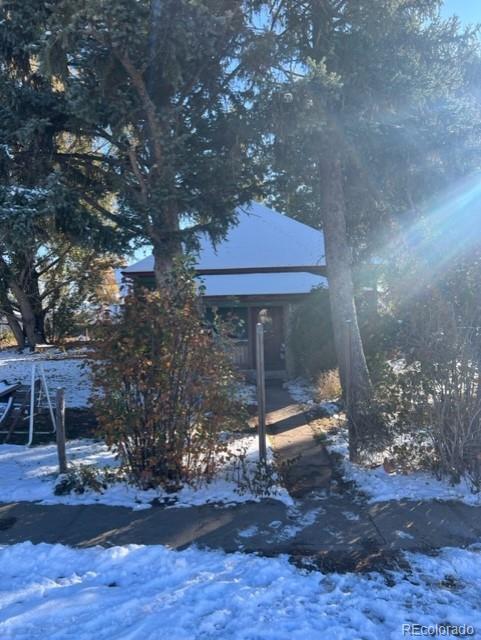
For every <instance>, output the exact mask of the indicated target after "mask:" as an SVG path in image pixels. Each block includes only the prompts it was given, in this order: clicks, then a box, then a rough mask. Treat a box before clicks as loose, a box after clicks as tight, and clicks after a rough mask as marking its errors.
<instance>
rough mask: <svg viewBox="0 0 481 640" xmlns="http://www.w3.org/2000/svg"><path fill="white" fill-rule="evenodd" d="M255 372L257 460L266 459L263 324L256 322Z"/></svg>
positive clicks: (264, 460)
mask: <svg viewBox="0 0 481 640" xmlns="http://www.w3.org/2000/svg"><path fill="white" fill-rule="evenodd" d="M256 373H257V379H256V382H257V408H258V415H259V425H258V433H259V460H260V462H263V463H265V462H266V460H267V445H266V380H265V369H264V325H263V324H262V322H258V323H257V324H256Z"/></svg>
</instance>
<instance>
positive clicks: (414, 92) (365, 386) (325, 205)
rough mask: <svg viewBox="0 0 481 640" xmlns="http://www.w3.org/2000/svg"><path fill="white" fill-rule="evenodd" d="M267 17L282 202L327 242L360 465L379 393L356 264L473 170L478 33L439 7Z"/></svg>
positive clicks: (380, 6) (334, 5)
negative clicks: (470, 73) (443, 15)
mask: <svg viewBox="0 0 481 640" xmlns="http://www.w3.org/2000/svg"><path fill="white" fill-rule="evenodd" d="M268 5H269V11H270V15H272V16H274V17H275V20H274V27H273V31H274V33H275V42H276V47H277V51H276V54H277V65H276V74H275V75H274V76H273V80H274V82H273V83H272V84H271V87H270V88H269V89H268V90H267V91H266V97H265V105H266V111H268V112H269V115H268V116H267V117H269V116H270V119H271V122H272V123H273V128H272V132H273V138H272V139H273V145H272V147H271V160H272V177H273V183H274V186H273V191H274V193H276V194H277V196H278V199H279V200H280V201H281V202H282V203H283V207H284V208H285V209H287V210H289V211H290V212H291V213H293V212H294V214H296V213H297V215H298V217H301V219H304V220H305V221H307V222H310V223H311V224H312V223H314V224H315V225H316V226H319V227H321V228H322V229H323V231H324V236H325V245H326V259H327V272H328V279H329V289H330V300H331V310H332V317H333V327H334V335H335V342H336V349H337V353H338V360H339V365H340V370H341V378H342V381H343V386H344V391H345V393H346V396H347V400H348V413H349V419H350V428H351V433H350V450H351V456H352V458H353V459H356V458H358V457H359V450H360V447H361V443H362V441H363V440H365V435H366V430H367V428H368V424H367V422H368V420H369V418H367V419H366V414H369V407H370V405H372V404H373V387H372V384H371V379H370V374H369V370H368V366H367V363H366V358H365V355H364V349H363V344H362V340H361V336H360V333H359V328H358V322H357V310H356V302H355V296H354V293H355V291H354V284H353V277H352V265H353V260H354V259H358V260H359V259H363V258H364V259H367V260H369V259H370V257H371V256H372V255H373V252H374V251H375V250H377V251H379V249H380V246H381V245H382V242H383V240H385V238H386V236H387V235H389V233H392V227H393V225H394V224H398V223H399V220H400V219H401V220H402V218H403V214H404V215H405V212H407V211H410V212H411V214H414V215H417V214H416V213H415V212H414V211H413V209H415V208H416V207H419V209H418V211H419V212H420V211H422V206H423V203H425V202H426V201H427V199H428V198H429V196H430V195H432V193H433V191H435V190H436V189H439V187H440V185H441V184H443V183H445V181H446V179H455V176H456V174H457V175H459V173H460V172H461V173H462V172H463V171H465V170H466V166H461V165H462V164H463V162H464V163H465V160H463V158H466V154H465V153H464V152H465V151H466V147H467V145H471V153H470V155H469V158H470V166H471V168H472V167H473V162H474V161H475V159H474V158H473V155H476V152H475V153H474V154H473V150H472V149H473V148H474V149H477V150H478V155H479V149H480V148H481V146H480V145H479V133H478V132H477V131H476V128H477V122H479V112H478V110H477V107H476V105H475V104H474V102H473V99H472V97H470V96H469V95H466V90H465V87H466V73H467V69H468V68H469V65H470V63H471V62H473V61H474V59H475V58H476V55H477V54H476V43H475V41H474V33H473V32H472V31H470V30H468V31H467V32H464V33H463V32H461V31H460V29H459V25H458V24H457V22H456V21H455V20H450V21H443V20H441V19H440V17H439V7H440V2H438V1H437V0H414V1H412V0H410V1H409V2H407V1H406V0H378V1H376V2H359V1H357V0H309V1H308V2H302V3H283V2H277V1H275V2H270V3H268ZM473 114H476V115H478V118H475V119H474V120H473V119H472V116H473ZM473 137H474V147H473V145H472V143H473ZM450 144H452V145H453V146H452V147H451V149H450V146H449V145H450ZM447 151H448V152H449V153H450V157H448V153H447ZM279 196H280V197H279ZM419 215H420V213H419Z"/></svg>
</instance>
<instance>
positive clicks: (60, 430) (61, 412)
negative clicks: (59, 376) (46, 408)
mask: <svg viewBox="0 0 481 640" xmlns="http://www.w3.org/2000/svg"><path fill="white" fill-rule="evenodd" d="M55 418H56V423H57V429H56V435H57V452H58V472H59V473H67V453H66V450H65V389H63V388H59V389H57V397H56V412H55Z"/></svg>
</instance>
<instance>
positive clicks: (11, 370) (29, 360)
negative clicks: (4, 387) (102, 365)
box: [0, 349, 92, 408]
mask: <svg viewBox="0 0 481 640" xmlns="http://www.w3.org/2000/svg"><path fill="white" fill-rule="evenodd" d="M73 356H75V357H73ZM83 356H85V352H84V351H83V350H76V351H75V352H68V353H64V352H62V351H53V352H49V353H30V352H29V351H24V352H23V353H19V352H18V351H16V350H13V349H8V350H4V351H0V380H7V381H8V382H12V383H13V382H17V381H18V382H21V383H22V384H30V380H31V374H32V365H33V364H36V365H43V368H44V371H45V377H46V379H47V384H48V387H49V390H50V391H51V392H52V394H53V393H55V389H56V388H58V387H64V388H65V401H66V404H67V407H70V408H84V407H86V406H88V404H89V399H90V395H91V393H92V387H91V383H90V378H89V370H88V366H87V365H86V364H85V359H84V357H83Z"/></svg>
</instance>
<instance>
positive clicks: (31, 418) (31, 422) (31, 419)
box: [27, 363, 36, 447]
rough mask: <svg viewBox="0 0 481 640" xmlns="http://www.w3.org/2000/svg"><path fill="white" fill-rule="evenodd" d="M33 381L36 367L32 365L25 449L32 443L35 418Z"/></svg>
mask: <svg viewBox="0 0 481 640" xmlns="http://www.w3.org/2000/svg"><path fill="white" fill-rule="evenodd" d="M35 380H36V366H35V363H33V364H32V374H31V376H30V415H29V416H28V442H27V447H30V446H31V444H32V442H33V427H34V416H35Z"/></svg>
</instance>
